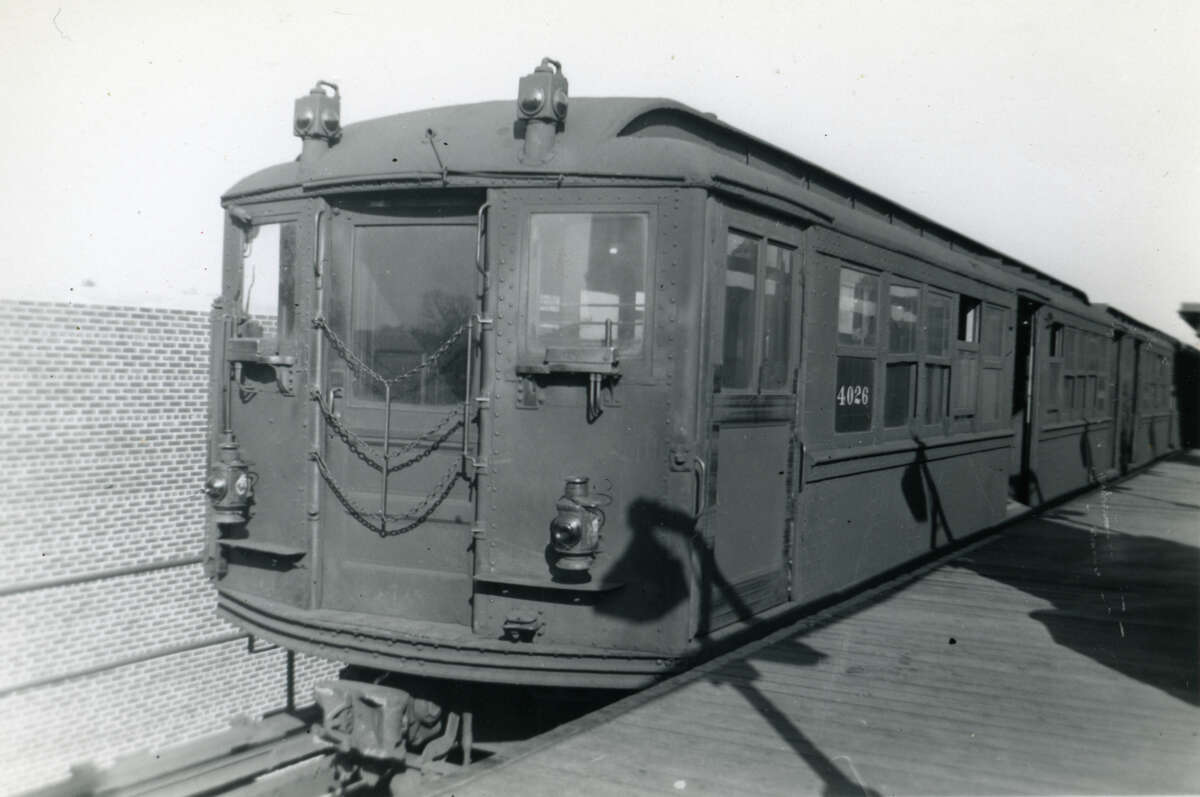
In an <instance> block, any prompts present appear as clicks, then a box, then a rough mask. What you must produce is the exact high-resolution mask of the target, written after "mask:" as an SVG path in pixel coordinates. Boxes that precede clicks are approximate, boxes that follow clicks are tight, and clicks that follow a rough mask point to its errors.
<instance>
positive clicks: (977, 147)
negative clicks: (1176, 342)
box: [0, 0, 1200, 342]
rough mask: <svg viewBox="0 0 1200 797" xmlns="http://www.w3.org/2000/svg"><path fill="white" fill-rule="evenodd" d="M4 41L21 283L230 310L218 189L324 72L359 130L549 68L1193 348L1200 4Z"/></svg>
mask: <svg viewBox="0 0 1200 797" xmlns="http://www.w3.org/2000/svg"><path fill="white" fill-rule="evenodd" d="M189 6H190V7H189ZM577 7H578V8H587V9H594V11H592V10H589V11H580V10H576V9H577ZM181 9H185V10H181ZM0 37H2V40H0V44H2V45H3V46H2V47H0V69H2V70H3V74H4V76H5V77H6V78H7V80H6V81H5V84H4V87H3V92H4V96H5V102H4V104H3V106H4V107H5V108H7V109H8V110H7V112H6V114H5V117H6V119H7V121H6V122H4V123H3V124H4V127H5V128H6V130H5V135H4V136H3V138H2V139H0V140H2V141H3V142H4V150H3V153H0V234H2V241H3V251H2V254H0V274H2V275H3V277H4V280H3V283H0V284H2V285H3V288H2V289H0V295H2V296H4V297H7V298H23V299H47V300H57V301H74V302H103V303H120V304H150V305H157V306H168V307H186V308H195V309H204V308H207V307H208V306H209V304H210V302H211V299H212V297H213V296H214V295H215V294H216V292H217V288H218V269H219V264H220V241H219V236H220V230H221V213H220V208H219V206H218V197H219V196H220V194H221V192H222V191H224V190H225V189H226V188H228V187H229V186H230V185H232V184H233V183H234V182H236V181H237V180H238V179H239V178H241V177H242V176H244V175H245V174H247V173H249V172H251V171H254V170H257V169H259V168H261V167H263V166H267V165H270V164H273V163H278V162H281V161H285V160H290V159H292V158H294V157H295V155H296V154H297V153H298V152H299V146H300V145H299V141H298V140H297V139H295V138H293V137H292V136H291V108H292V101H293V100H294V98H295V97H297V96H299V95H300V94H303V93H305V92H306V91H307V90H308V89H309V88H310V87H311V86H312V84H313V82H314V81H315V80H316V79H317V78H324V79H327V80H332V81H334V82H337V83H339V84H340V85H341V88H342V93H343V104H342V109H343V120H344V122H345V123H351V122H354V121H358V120H362V119H368V118H371V117H375V116H381V115H384V114H389V113H396V112H400V111H406V110H411V109H415V108H422V107H429V106H434V105H445V104H453V103H460V102H473V101H478V100H489V99H511V98H515V93H516V86H517V79H518V78H519V77H520V76H521V75H522V74H524V73H526V72H528V71H529V70H530V69H531V68H532V67H533V66H534V65H536V64H537V63H538V61H539V60H540V59H541V57H542V56H544V55H549V56H552V57H554V58H557V59H559V60H561V61H562V62H563V67H564V72H565V73H566V75H567V77H568V78H569V79H570V81H571V93H572V94H573V95H574V96H603V95H624V96H630V95H633V96H666V97H671V98H674V99H678V100H680V101H682V102H685V103H688V104H690V105H693V106H695V107H697V108H699V109H701V110H704V111H712V112H715V113H716V114H718V115H719V116H720V117H721V118H722V119H724V120H725V121H727V122H730V123H732V124H734V125H737V126H739V127H742V128H743V129H745V130H747V131H749V132H751V133H753V134H755V135H757V136H759V137H760V138H763V139H766V140H767V141H770V142H772V143H775V144H778V145H780V146H782V147H784V148H785V149H788V150H790V151H792V152H795V153H796V154H798V155H800V156H802V157H804V158H806V159H808V160H811V161H813V162H815V163H818V164H820V165H822V166H824V167H826V168H828V169H831V170H832V171H835V172H837V173H839V174H841V175H843V176H845V177H848V178H850V179H852V180H854V181H856V182H858V183H860V184H862V185H864V186H866V187H868V188H871V189H873V190H875V191H877V192H879V193H881V194H883V195H884V196H887V197H890V198H891V199H894V200H896V201H898V202H900V203H902V204H904V205H907V206H909V207H911V208H913V209H914V210H916V211H918V212H921V213H923V214H925V215H927V216H930V217H932V218H934V219H937V220H938V221H940V222H942V223H944V224H946V225H948V226H950V227H952V228H955V229H957V230H959V231H961V232H963V233H965V234H967V235H969V236H971V237H974V238H976V239H978V240H980V241H982V242H983V243H985V244H987V245H989V246H991V247H993V248H995V249H998V250H1000V251H1002V252H1005V253H1007V254H1009V255H1011V256H1013V257H1017V258H1019V259H1022V260H1024V261H1026V262H1028V263H1030V264H1032V265H1034V266H1036V267H1038V268H1040V269H1042V270H1044V271H1047V272H1049V273H1051V274H1053V275H1055V276H1057V277H1059V278H1061V279H1064V280H1066V281H1068V282H1070V283H1072V284H1074V285H1076V286H1078V287H1080V288H1082V289H1083V290H1084V291H1086V292H1087V293H1088V295H1089V296H1090V297H1091V298H1092V300H1093V301H1105V302H1109V303H1111V304H1114V305H1116V306H1118V307H1120V308H1122V309H1123V310H1125V311H1126V312H1128V313H1130V314H1131V315H1133V316H1135V317H1137V318H1139V319H1141V320H1144V321H1146V322H1148V323H1151V324H1154V325H1156V326H1158V327H1160V328H1161V329H1164V330H1165V331H1167V332H1169V333H1171V334H1173V335H1175V336H1177V337H1180V338H1182V339H1185V340H1190V341H1193V342H1194V341H1195V337H1194V336H1193V335H1192V334H1191V331H1190V330H1189V328H1188V327H1187V326H1186V325H1184V324H1183V322H1182V321H1180V320H1179V318H1178V316H1177V315H1176V311H1177V309H1178V307H1179V304H1180V303H1181V302H1182V301H1200V260H1198V258H1197V252H1198V251H1200V2H1176V3H1167V2H1137V3H1115V2H1050V3H1032V2H1005V3H1000V2H995V3H986V4H974V3H965V2H895V3H893V2H859V3H845V4H843V3H829V2H779V3H774V2H738V3H734V2H719V3H711V2H709V3H706V2H698V1H697V0H690V1H689V2H681V1H680V0H671V1H670V2H660V3H657V4H655V3H648V2H610V1H609V0H604V1H603V2H594V3H588V4H572V3H563V2H554V3H551V2H544V3H539V2H512V3H503V2H497V0H490V2H469V3H456V2H446V1H445V0H436V1H435V2H422V3H412V4H408V3H399V2H357V1H355V0H346V1H345V2H342V1H341V0H324V1H323V2H320V3H316V2H307V3H303V2H296V3H284V2H245V0H243V2H223V1H222V0H209V2H204V3H193V4H181V3H162V2H119V3H118V2H80V1H79V0H56V2H49V3H44V2H20V1H19V0H0Z"/></svg>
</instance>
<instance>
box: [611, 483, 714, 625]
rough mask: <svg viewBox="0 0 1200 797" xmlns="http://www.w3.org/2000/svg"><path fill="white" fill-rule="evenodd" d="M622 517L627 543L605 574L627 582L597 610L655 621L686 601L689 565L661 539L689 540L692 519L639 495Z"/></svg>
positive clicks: (631, 619)
mask: <svg viewBox="0 0 1200 797" xmlns="http://www.w3.org/2000/svg"><path fill="white" fill-rule="evenodd" d="M625 520H626V522H627V524H628V526H629V530H630V535H629V544H628V545H626V546H625V550H623V551H622V552H621V555H620V556H619V557H618V558H617V559H616V561H614V562H613V566H612V570H611V571H610V573H609V578H610V579H612V580H614V581H622V582H624V583H625V584H627V585H629V586H627V587H626V588H625V589H624V590H622V594H621V595H620V596H619V597H618V599H617V600H606V601H601V602H600V603H599V604H597V606H596V611H597V612H598V613H600V614H606V615H610V616H614V617H621V618H623V619H626V620H629V621H631V622H634V623H644V622H650V621H652V620H658V619H660V618H661V617H663V616H664V615H666V614H667V613H669V612H670V611H671V610H672V609H674V608H675V607H677V606H679V604H681V603H683V602H684V601H686V600H687V599H688V592H689V590H690V589H691V587H690V585H689V583H688V582H689V579H688V569H689V568H688V564H687V563H686V562H684V561H682V559H681V557H680V556H679V554H678V553H676V551H674V550H672V549H671V547H669V546H668V545H667V543H666V538H667V537H668V536H670V535H682V536H683V537H685V538H688V539H691V538H693V537H694V536H696V535H695V534H694V531H695V527H696V519H695V517H694V516H692V515H690V514H688V513H686V512H683V511H681V510H679V509H677V508H675V507H673V506H671V505H669V504H666V503H664V502H662V501H659V500H657V499H654V498H644V497H642V498H636V499H634V500H633V502H631V503H630V505H629V509H628V511H627V512H626V516H625ZM676 548H678V546H676ZM630 590H635V592H630Z"/></svg>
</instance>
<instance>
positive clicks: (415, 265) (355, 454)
mask: <svg viewBox="0 0 1200 797" xmlns="http://www.w3.org/2000/svg"><path fill="white" fill-rule="evenodd" d="M481 202H482V199H481V198H477V197H474V196H465V197H456V198H455V199H453V200H449V199H446V200H441V201H438V202H431V201H429V200H423V201H422V202H421V203H420V204H416V203H405V204H400V203H396V202H390V203H389V202H386V201H379V202H372V203H364V204H362V205H348V206H342V207H340V208H338V209H337V211H335V213H334V215H333V218H332V220H331V224H330V254H329V268H328V274H329V279H328V283H327V289H326V293H327V295H326V297H325V308H326V316H327V319H328V332H327V333H326V334H325V363H326V369H325V370H326V379H325V385H326V388H327V390H326V394H325V396H323V399H324V402H325V407H326V410H327V413H326V427H327V429H329V434H327V435H326V439H325V441H324V447H325V453H324V461H323V462H324V470H325V481H326V484H327V486H328V488H329V489H327V490H326V491H325V496H326V498H325V501H324V507H323V512H322V518H323V524H322V535H321V548H322V557H321V559H322V561H323V565H324V572H323V574H322V575H323V578H322V579H321V582H322V585H323V600H322V606H324V607H325V608H330V609H341V610H347V611H356V612H367V613H374V614H385V615H395V616H399V617H411V618H421V619H423V620H431V621H440V622H452V623H460V624H463V625H466V624H469V622H470V603H469V601H470V597H471V583H470V564H469V542H470V523H471V518H472V511H471V504H470V496H469V493H468V489H467V485H466V483H465V481H463V480H461V479H459V478H458V474H459V473H460V469H461V459H460V458H461V453H462V437H461V436H462V434H463V427H462V421H463V411H464V409H463V400H464V391H465V389H466V377H467V371H466V353H467V335H468V334H469V332H468V330H467V329H466V325H467V322H468V319H469V318H470V317H471V316H472V315H473V314H474V313H476V312H478V290H479V286H478V279H477V277H478V272H477V270H476V267H475V253H476V240H477V239H476V234H477V222H476V212H477V210H478V207H479V205H480V203H481ZM389 399H390V412H387V413H386V414H385V407H386V406H387V403H388V400H389ZM385 448H386V451H387V454H386V457H385V453H384V452H385ZM385 459H386V462H385ZM385 469H386V470H387V471H389V472H388V474H387V478H386V482H385V479H384V470H385ZM385 499H386V501H385Z"/></svg>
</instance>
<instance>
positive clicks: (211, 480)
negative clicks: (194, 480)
mask: <svg viewBox="0 0 1200 797" xmlns="http://www.w3.org/2000/svg"><path fill="white" fill-rule="evenodd" d="M227 487H228V485H227V484H226V483H225V480H224V479H223V478H221V477H220V476H209V477H208V481H206V482H204V492H206V493H208V497H209V498H211V499H213V500H214V501H216V500H219V499H220V498H222V497H224V495H225V490H226V488H227Z"/></svg>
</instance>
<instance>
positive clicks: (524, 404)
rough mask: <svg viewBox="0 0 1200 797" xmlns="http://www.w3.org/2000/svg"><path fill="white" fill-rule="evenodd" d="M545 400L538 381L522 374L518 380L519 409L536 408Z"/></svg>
mask: <svg viewBox="0 0 1200 797" xmlns="http://www.w3.org/2000/svg"><path fill="white" fill-rule="evenodd" d="M543 401H544V399H543V398H542V396H541V392H540V391H539V390H538V384H537V382H535V381H534V380H533V378H532V377H530V376H524V375H523V376H521V378H520V380H519V381H518V382H517V409H519V410H536V409H537V408H538V407H540V406H542V402H543Z"/></svg>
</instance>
